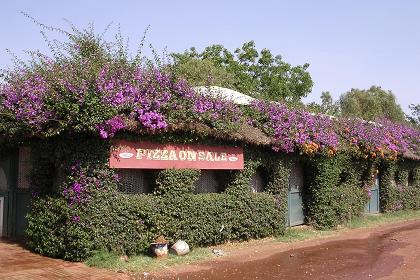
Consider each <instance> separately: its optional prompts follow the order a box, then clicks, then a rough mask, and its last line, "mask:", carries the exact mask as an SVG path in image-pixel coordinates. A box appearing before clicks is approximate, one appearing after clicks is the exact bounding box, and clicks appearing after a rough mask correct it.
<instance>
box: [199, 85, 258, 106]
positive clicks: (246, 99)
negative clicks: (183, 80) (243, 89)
mask: <svg viewBox="0 0 420 280" xmlns="http://www.w3.org/2000/svg"><path fill="white" fill-rule="evenodd" d="M194 90H195V91H196V92H198V93H200V94H202V95H210V96H212V97H223V98H225V99H226V100H229V101H232V102H233V103H235V104H240V105H248V104H250V103H251V101H253V100H255V98H252V97H251V96H248V95H246V94H243V93H240V92H239V91H236V90H233V89H228V88H223V87H218V86H210V87H205V86H200V87H194Z"/></svg>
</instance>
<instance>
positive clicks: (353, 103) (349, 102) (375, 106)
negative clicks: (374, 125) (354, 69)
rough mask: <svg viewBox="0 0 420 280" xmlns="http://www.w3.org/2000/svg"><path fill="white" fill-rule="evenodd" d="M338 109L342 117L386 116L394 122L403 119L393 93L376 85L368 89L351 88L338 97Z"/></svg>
mask: <svg viewBox="0 0 420 280" xmlns="http://www.w3.org/2000/svg"><path fill="white" fill-rule="evenodd" d="M340 109H341V114H342V116H344V117H359V118H362V119H364V120H368V121H374V120H376V119H378V118H387V119H389V120H391V121H396V122H403V121H404V120H405V115H404V113H403V111H402V109H401V106H400V105H398V104H397V103H396V99H395V96H394V94H393V93H392V92H391V91H385V90H383V89H382V88H381V87H377V86H372V87H371V88H369V89H368V90H360V89H351V90H350V91H349V92H346V93H344V94H343V95H342V96H341V97H340Z"/></svg>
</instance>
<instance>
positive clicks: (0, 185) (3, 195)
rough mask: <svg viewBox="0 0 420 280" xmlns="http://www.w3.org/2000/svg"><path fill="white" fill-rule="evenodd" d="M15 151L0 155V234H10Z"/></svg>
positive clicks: (14, 183)
mask: <svg viewBox="0 0 420 280" xmlns="http://www.w3.org/2000/svg"><path fill="white" fill-rule="evenodd" d="M15 167H16V160H15V152H14V151H11V152H10V153H9V154H4V153H3V154H2V155H1V156H0V204H1V205H0V215H1V217H0V223H1V225H0V236H11V235H12V228H13V199H14V195H13V189H14V188H15V185H16V168H15Z"/></svg>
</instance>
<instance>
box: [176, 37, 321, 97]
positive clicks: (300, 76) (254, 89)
mask: <svg viewBox="0 0 420 280" xmlns="http://www.w3.org/2000/svg"><path fill="white" fill-rule="evenodd" d="M172 57H173V59H174V65H175V69H176V68H178V70H175V71H176V72H178V73H182V74H185V75H186V76H185V78H186V79H187V80H188V81H189V82H191V83H193V84H197V85H207V84H210V85H221V86H227V87H232V88H233V89H236V90H238V91H240V92H242V93H245V94H249V95H252V96H254V97H258V98H261V99H265V100H270V101H284V102H288V103H299V102H300V100H301V98H303V97H305V96H307V95H308V93H309V92H311V90H312V85H313V82H312V79H311V76H310V74H309V72H307V69H308V67H309V64H304V65H299V66H291V65H290V64H289V63H287V62H285V61H283V60H282V57H281V56H280V55H277V56H274V55H273V54H272V53H271V51H270V50H268V49H262V50H261V51H260V52H258V50H257V49H256V48H255V43H254V41H249V42H246V43H244V44H243V45H242V47H241V48H237V49H236V50H235V51H234V53H232V52H230V51H229V50H227V49H226V48H225V47H223V46H222V45H211V46H208V47H206V48H205V49H204V51H203V52H201V53H198V52H197V51H196V49H195V48H191V49H190V50H188V51H185V52H184V53H176V54H172ZM197 60H202V61H206V62H203V63H202V64H203V65H204V64H208V62H212V64H213V65H212V66H210V68H207V69H205V68H203V67H201V66H202V65H199V64H198V63H197V62H196V61H197ZM207 61H208V62H207ZM195 64H196V65H197V66H198V65H199V66H200V67H198V68H197V69H196V71H197V70H198V71H200V72H201V73H200V74H197V73H194V74H192V73H190V70H189V69H190V68H191V67H192V66H193V65H195ZM209 69H211V70H209ZM216 69H217V70H216ZM223 72H226V73H227V75H226V76H225V78H222V77H221V75H222V74H223ZM209 74H210V75H211V74H216V75H215V80H214V81H213V82H212V81H209V79H208V78H209ZM231 77H233V81H232V78H231Z"/></svg>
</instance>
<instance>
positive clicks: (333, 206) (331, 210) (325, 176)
mask: <svg viewBox="0 0 420 280" xmlns="http://www.w3.org/2000/svg"><path fill="white" fill-rule="evenodd" d="M370 169H371V166H370V165H369V162H367V161H364V162H361V161H358V160H357V159H355V158H351V157H348V156H345V155H337V156H335V157H325V156H319V157H313V158H309V160H307V161H306V172H305V175H306V179H305V181H306V182H308V183H307V186H306V189H305V190H306V192H305V201H306V203H305V205H306V208H307V209H306V210H307V218H308V221H309V222H310V223H311V224H312V225H313V226H314V227H316V228H321V229H323V228H332V227H335V226H337V225H339V224H341V223H344V222H346V221H348V220H350V219H352V218H354V217H357V216H360V215H361V214H362V213H363V212H362V211H363V208H364V205H365V204H366V202H367V200H368V196H367V193H366V191H365V189H364V188H363V186H364V184H365V183H366V181H367V180H368V178H366V176H368V175H367V174H370V171H367V170H370Z"/></svg>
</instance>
